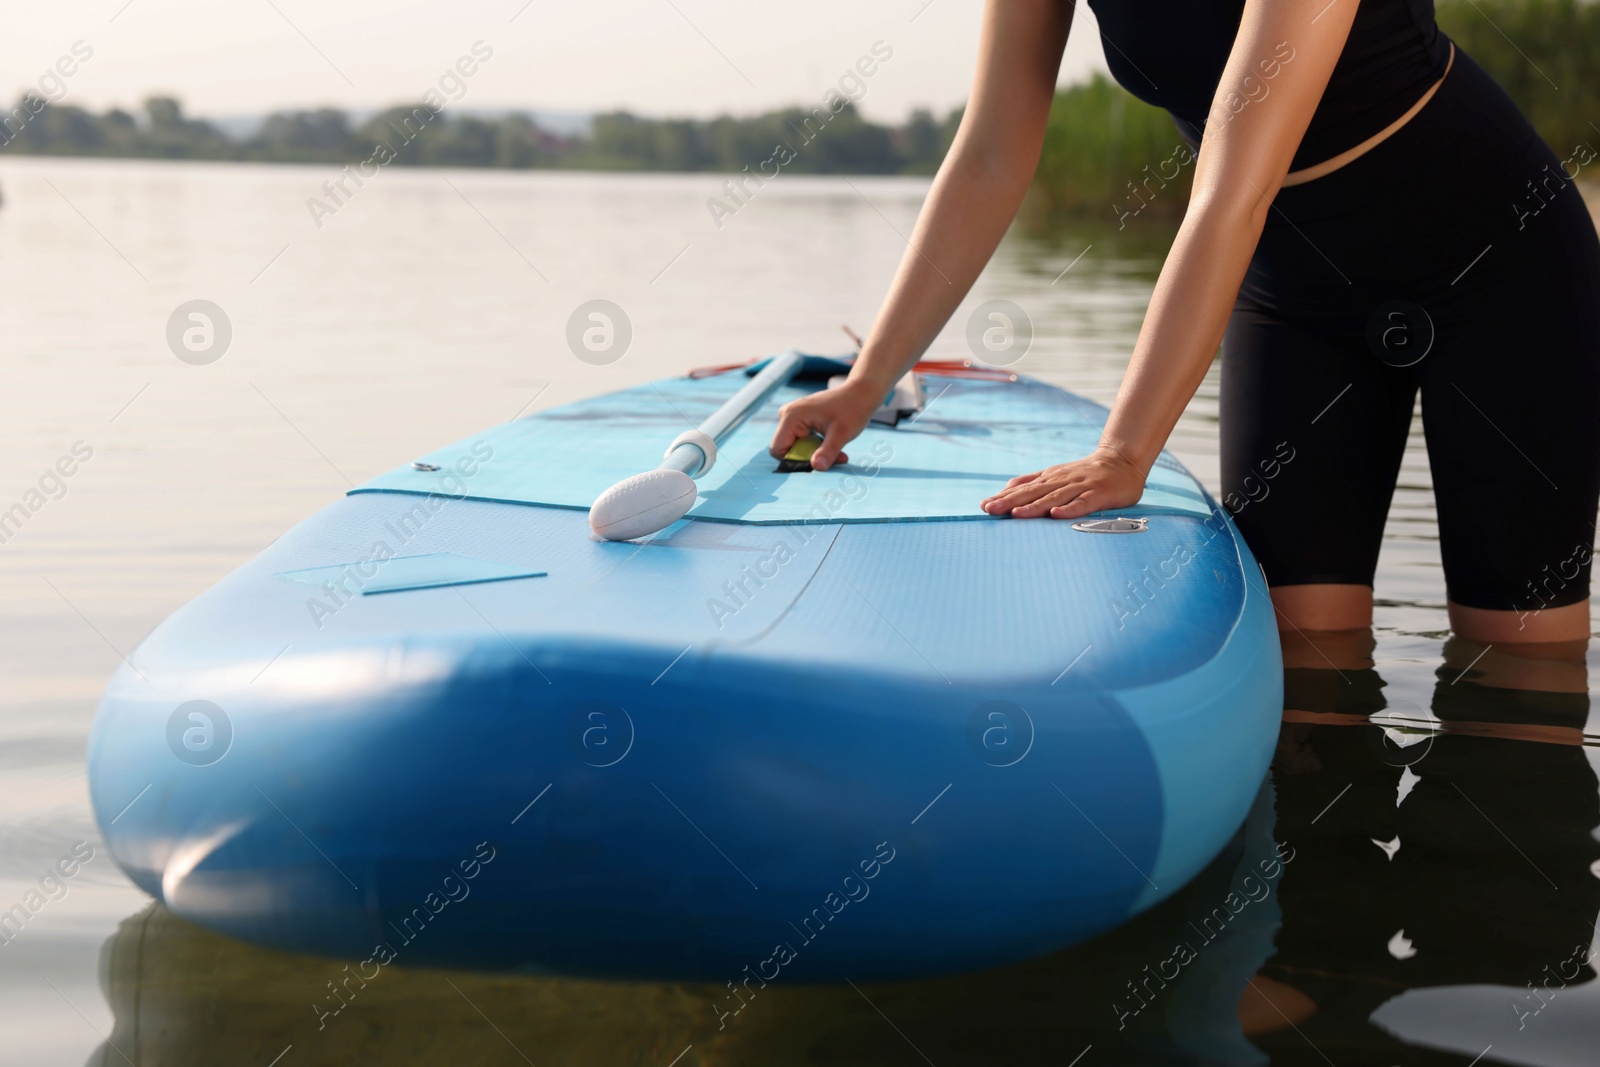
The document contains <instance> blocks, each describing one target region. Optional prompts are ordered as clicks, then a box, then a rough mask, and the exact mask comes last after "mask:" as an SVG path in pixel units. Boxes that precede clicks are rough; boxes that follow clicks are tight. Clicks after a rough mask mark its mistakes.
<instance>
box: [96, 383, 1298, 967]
mask: <svg viewBox="0 0 1600 1067" xmlns="http://www.w3.org/2000/svg"><path fill="white" fill-rule="evenodd" d="M823 362H824V363H825V362H826V361H823ZM823 376H824V377H825V374H824V375H823ZM813 377H815V376H814V375H813V376H808V375H806V374H802V375H800V376H799V377H797V378H796V379H795V380H793V381H791V382H790V383H789V384H787V385H785V386H784V387H783V388H782V389H780V390H779V391H778V393H777V394H776V395H775V396H774V397H773V398H772V401H771V402H770V403H768V404H766V405H765V406H764V407H762V408H761V409H760V410H758V411H756V412H755V413H754V414H753V415H752V416H751V417H750V418H749V420H748V422H746V423H745V424H743V425H742V426H740V427H739V428H738V429H737V430H736V431H734V432H732V434H731V435H730V436H728V437H727V439H726V440H725V441H723V442H721V445H720V449H719V451H720V456H721V458H720V460H719V462H718V463H717V464H716V466H715V467H714V468H713V469H711V470H710V471H709V472H706V473H705V474H703V475H702V477H701V478H700V480H699V482H698V486H697V487H698V496H697V498H696V499H695V502H694V505H693V508H692V510H690V511H689V513H688V515H687V517H686V518H684V519H682V520H680V521H678V522H676V523H674V524H673V525H671V526H669V527H668V528H666V529H665V530H663V531H661V532H659V533H657V534H654V535H652V536H649V537H647V538H640V539H638V540H634V541H606V540H602V539H600V538H598V537H596V536H595V535H594V534H593V533H592V532H591V530H590V529H589V525H588V522H587V518H588V515H587V509H588V506H589V504H590V502H592V501H594V500H595V498H596V497H597V495H599V494H600V493H601V492H602V491H604V490H605V489H606V488H607V487H608V486H611V485H613V484H614V483H616V482H617V481H618V480H619V479H623V478H626V477H628V476H630V475H635V474H637V473H638V472H640V471H644V470H648V469H650V467H651V466H652V465H654V464H656V463H657V462H659V461H660V457H661V455H662V449H663V448H664V447H666V446H667V445H668V443H669V442H672V441H673V440H674V439H675V438H676V437H677V436H678V435H680V434H681V433H682V432H683V431H685V429H686V428H690V427H694V426H695V425H697V424H698V423H700V422H701V420H702V419H704V418H706V416H707V415H708V414H709V413H711V412H713V411H715V410H716V409H717V408H718V406H719V405H721V404H722V403H723V402H724V401H725V400H727V398H728V397H729V396H730V395H732V394H733V393H734V392H735V391H736V390H737V389H738V388H739V387H740V386H741V385H742V384H743V383H744V382H746V381H747V380H748V379H747V378H746V377H745V376H744V375H743V374H741V373H740V371H739V370H728V371H726V372H724V373H718V374H711V375H709V376H704V377H699V378H695V377H685V378H677V379H671V380H665V381H658V382H652V383H648V384H646V385H642V386H638V387H636V388H631V389H626V390H622V391H620V392H615V393H611V394H607V395H604V396H598V397H595V398H592V399H589V400H584V401H580V402H578V403H574V404H569V405H567V406H565V407H559V408H555V409H553V410H549V411H544V412H541V413H538V414H536V415H534V416H531V417H528V418H524V419H519V420H517V421H514V422H511V423H508V424H506V425H503V426H497V427H494V428H492V429H488V430H485V431H484V432H483V433H481V434H479V435H477V436H475V437H472V438H470V439H468V440H466V441H462V442H459V443H458V444H455V445H451V446H449V447H447V448H443V449H440V450H439V451H437V452H434V453H432V454H429V455H427V456H423V457H421V458H420V459H418V460H417V461H415V462H412V463H408V464H406V465H404V466H402V467H399V468H397V469H395V470H392V471H390V472H388V473H387V474H384V475H382V476H380V477H378V478H376V479H374V480H373V481H371V482H369V483H367V484H365V485H362V486H360V487H358V488H356V489H355V490H353V491H352V492H351V493H349V494H348V495H347V496H345V497H343V498H341V499H340V500H339V501H338V502H337V503H335V504H333V505H331V506H330V507H328V508H326V509H324V510H323V511H321V512H319V513H318V514H316V515H314V516H312V517H311V518H309V519H307V520H306V521H305V522H303V523H301V524H300V525H299V526H297V527H295V528H294V529H293V530H291V531H289V532H288V533H287V534H285V535H284V536H283V537H281V538H280V539H279V540H278V541H276V542H275V543H274V544H272V545H271V546H270V547H269V548H267V549H266V550H265V551H264V552H262V553H261V554H260V555H259V556H258V557H257V558H255V559H254V560H252V561H251V562H249V563H247V564H245V565H244V566H242V567H241V568H239V569H238V570H237V571H235V572H234V573H232V574H230V575H229V576H228V577H226V578H225V579H223V580H222V581H221V582H220V583H218V584H217V585H216V586H215V587H214V588H212V589H211V590H210V591H208V592H206V593H205V594H204V595H202V596H200V597H199V598H197V599H196V600H195V601H193V602H192V603H190V604H188V605H187V606H185V607H184V608H182V609H181V610H179V611H178V612H177V613H175V614H174V615H173V616H172V617H171V618H169V619H167V620H166V621H165V622H164V623H162V624H161V625H160V626H159V627H158V628H157V629H156V630H155V631H154V632H153V633H152V634H151V635H150V636H149V637H148V638H147V639H146V640H145V641H144V642H143V643H142V644H141V645H140V646H139V647H138V648H137V649H136V650H135V651H134V652H133V653H132V654H131V655H130V656H129V662H128V663H126V664H125V665H124V666H123V667H122V668H121V669H119V671H118V672H117V674H116V675H115V677H114V678H113V679H112V680H111V682H110V685H109V688H108V689H107V691H106V694H105V697H104V699H103V701H102V703H101V705H100V708H99V712H98V716H97V719H96V722H95V726H94V730H93V734H92V737H91V740H90V745H89V756H88V764H89V780H90V786H91V790H92V794H93V802H94V809H95V814H96V817H97V819H98V821H99V824H100V827H101V830H102V832H103V834H104V835H105V839H106V842H107V844H108V845H109V848H110V851H111V853H112V855H113V856H114V857H115V859H116V861H117V862H118V863H119V864H120V865H121V867H122V869H123V870H124V871H126V872H127V874H128V875H129V877H131V878H132V879H133V880H134V881H135V882H137V883H138V884H139V885H140V886H141V887H142V888H143V889H144V890H145V891H146V892H148V893H150V894H151V895H152V896H154V897H155V898H156V899H158V900H160V901H161V902H163V903H164V904H165V905H166V906H167V907H168V908H169V909H171V910H172V911H173V912H175V913H176V914H178V915H180V916H183V917H185V918H188V919H191V920H193V921H195V922H197V923H200V924H202V925H204V926H206V927H209V928H211V929H213V930H216V931H219V932H221V933H224V934H228V935H232V936H235V937H238V938H241V939H244V940H247V941H252V942H257V943H260V944H264V945H269V946H275V947H279V948H284V949H291V950H298V951H306V952H313V953H320V954H325V955H330V956H334V957H340V958H344V959H347V960H349V961H352V965H353V966H355V967H356V968H357V969H358V970H360V972H361V973H363V974H368V975H369V976H370V973H371V968H373V967H378V968H381V967H383V966H385V965H387V964H388V963H391V962H394V961H399V962H402V963H411V964H426V965H448V966H463V967H478V968H509V969H520V970H525V971H530V972H536V973H550V974H575V975H592V976H611V977H632V978H654V979H680V980H711V981H716V982H719V983H720V982H722V981H724V980H727V981H730V982H749V981H752V980H754V981H762V982H767V981H777V980H784V981H791V980H792V981H830V980H842V979H845V978H849V979H851V980H854V981H863V980H878V979H886V978H894V977H906V976H919V975H929V974H936V973H941V972H952V971H961V970H970V969H975V968H980V967H985V966H990V965H995V964H1001V963H1005V962H1008V961H1013V960H1019V959H1023V958H1026V957H1031V956H1036V955H1040V954H1043V953H1046V952H1050V951H1053V950H1056V949H1059V948H1062V947H1064V946H1067V945H1070V944H1072V943H1074V942H1077V941H1081V940H1083V939H1085V938H1088V937H1090V936H1092V935H1094V934H1096V933H1099V932H1101V931H1104V930H1106V929H1108V928H1110V927H1113V926H1115V925H1117V924H1118V923H1120V922H1122V921H1123V920H1125V919H1127V918H1128V917H1130V916H1131V915H1133V914H1135V913H1137V912H1139V911H1141V910H1142V909H1145V908H1148V907H1149V906H1150V905H1152V904H1153V903H1154V902H1156V901H1158V900H1160V899H1162V898H1164V897H1166V896H1168V895H1170V894H1171V893H1173V892H1175V891H1176V890H1177V889H1178V888H1179V887H1181V886H1182V885H1183V884H1184V883H1185V881H1187V880H1188V879H1189V878H1191V877H1192V876H1193V875H1194V874H1195V873H1196V872H1198V871H1199V870H1200V869H1201V868H1202V867H1204V866H1205V864H1206V863H1207V862H1208V861H1209V860H1210V859H1211V858H1212V857H1213V856H1214V855H1216V853H1217V852H1218V851H1219V850H1220V849H1221V848H1222V847H1223V846H1224V845H1225V844H1226V843H1227V841H1228V840H1229V839H1230V837H1231V836H1232V835H1233V834H1234V833H1235V831H1236V830H1237V828H1238V827H1239V825H1240V823H1241V821H1242V820H1243V819H1244V816H1245V814H1246V812H1247V810H1248V809H1249V807H1250V804H1251V801H1252V799H1253V797H1254V796H1255V793H1256V789H1257V786H1258V785H1259V783H1260V780H1261V776H1262V774H1263V773H1264V772H1265V770H1266V767H1267V764H1268V760H1269V757H1270V755H1271V752H1272V748H1273V744H1274V739H1275V738H1276V735H1277V728H1278V721H1279V716H1280V708H1281V703H1280V701H1281V685H1282V681H1281V667H1280V661H1279V653H1278V643H1277V639H1276V631H1275V626H1274V622H1273V612H1272V608H1271V605H1270V602H1269V601H1268V599H1267V597H1266V588H1265V583H1264V581H1263V579H1262V576H1261V574H1260V572H1259V569H1258V567H1257V565H1256V564H1255V562H1254V561H1253V559H1252V558H1251V556H1250V553H1249V551H1248V550H1247V549H1246V548H1245V546H1244V543H1243V541H1242V540H1241V539H1240V537H1239V535H1238V533H1237V531H1236V530H1235V528H1234V526H1233V524H1232V523H1231V522H1230V521H1229V519H1228V518H1227V515H1226V513H1225V512H1224V511H1223V510H1222V509H1220V508H1218V507H1217V506H1216V505H1215V504H1214V503H1213V501H1212V500H1211V499H1210V497H1209V496H1207V494H1206V492H1205V490H1204V489H1203V488H1202V487H1201V486H1200V485H1199V483H1198V482H1197V481H1196V480H1195V479H1194V478H1193V477H1192V476H1191V475H1190V474H1189V473H1188V472H1187V471H1186V470H1184V468H1183V467H1182V466H1181V465H1180V464H1179V463H1178V462H1177V461H1176V460H1174V459H1173V458H1172V457H1171V456H1168V455H1166V454H1163V455H1162V457H1161V459H1160V460H1159V461H1158V463H1157V464H1156V467H1155V469H1154V470H1153V471H1152V472H1151V476H1150V479H1149V483H1148V486H1147V488H1146V491H1145V494H1144V497H1143V499H1141V500H1140V502H1139V503H1138V504H1137V505H1136V506H1134V507H1131V508H1124V509H1119V510H1118V511H1116V512H1114V513H1104V514H1099V515H1095V516H1091V517H1090V518H1089V519H1088V520H1085V521H1079V522H1067V521H1057V520H1048V519H1031V520H1013V519H997V518H993V517H990V516H987V515H985V514H983V513H982V512H981V511H980V510H979V509H978V501H979V500H981V499H982V498H983V497H985V496H987V495H989V494H990V493H992V492H994V491H995V490H997V489H998V488H1000V487H1001V486H1002V485H1003V484H1004V482H1005V481H1006V480H1007V479H1008V478H1010V477H1012V476H1013V475H1016V474H1019V473H1024V472H1027V471H1032V470H1036V469H1038V468H1040V467H1043V466H1046V465H1049V464H1051V463H1056V462H1061V461H1063V460H1065V459H1069V458H1073V457H1076V456H1081V455H1084V454H1086V453H1088V452H1089V451H1090V450H1092V449H1093V447H1094V445H1095V443H1096V440H1097V437H1098V434H1099V432H1100V428H1101V426H1102V425H1103V423H1104V420H1105V418H1106V412H1105V410H1104V409H1103V408H1100V407H1098V406H1096V405H1094V404H1092V403H1090V402H1089V401H1087V400H1084V399H1082V398H1080V397H1076V396H1073V395H1071V394H1069V393H1066V392H1064V391H1062V390H1061V389H1059V388H1057V387H1055V386H1053V385H1050V384H1047V383H1045V382H1042V381H1035V380H1030V379H1026V378H1022V379H1014V380H1013V379H1011V378H1010V376H1007V375H992V374H991V375H976V376H971V375H966V376H964V375H963V373H962V372H960V371H959V370H958V371H956V372H954V373H952V374H929V375H928V376H926V377H925V379H924V381H923V384H924V386H925V400H924V401H923V403H922V407H921V408H920V410H917V411H915V412H913V413H909V414H907V415H906V416H905V417H902V418H899V419H898V421H894V420H892V419H891V420H887V421H886V422H884V423H877V422H875V423H874V424H873V425H872V426H870V427H869V428H868V429H867V430H866V431H865V432H864V433H863V434H862V436H861V437H860V438H859V439H857V440H856V441H855V442H853V443H852V444H851V446H850V447H849V449H848V451H849V456H850V462H849V463H848V464H846V465H841V466H838V467H835V468H834V469H833V470H830V471H826V472H815V471H810V470H806V469H800V470H789V469H783V470H780V469H777V468H778V467H779V464H778V463H776V462H775V461H774V460H773V459H772V457H770V456H769V455H768V454H767V451H766V446H767V442H768V440H769V438H770V436H771V434H772V431H773V427H774V424H775V420H776V418H777V405H778V404H779V403H781V402H783V401H784V400H786V399H790V398H792V397H795V396H799V395H801V394H802V393H803V392H805V391H808V390H813V389H817V388H821V387H822V383H821V382H820V381H816V380H812V378H813ZM995 378H999V379H1000V380H993V379H995ZM891 423H892V424H891ZM784 466H785V467H792V466H794V465H793V464H785V465H784Z"/></svg>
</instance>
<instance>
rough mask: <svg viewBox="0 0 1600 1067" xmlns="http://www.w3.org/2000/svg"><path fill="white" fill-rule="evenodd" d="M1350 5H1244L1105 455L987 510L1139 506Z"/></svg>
mask: <svg viewBox="0 0 1600 1067" xmlns="http://www.w3.org/2000/svg"><path fill="white" fill-rule="evenodd" d="M1356 3H1357V0H1334V2H1333V3H1331V4H1327V3H1326V0H1247V2H1246V4H1245V9H1244V17H1243V21H1242V22H1241V24H1240V27H1239V34H1238V37H1237V38H1236V39H1235V41H1234V46H1233V51H1232V53H1231V54H1230V55H1229V58H1228V65H1227V67H1226V68H1225V69H1224V71H1223V75H1222V81H1221V83H1220V84H1219V86H1218V88H1217V95H1216V98H1215V100H1214V101H1213V104H1212V109H1211V113H1210V116H1209V118H1208V120H1207V123H1206V130H1205V143H1204V146H1203V148H1202V150H1201V152H1200V158H1199V161H1198V162H1197V163H1196V166H1195V179H1194V191H1193V194H1192V195H1191V198H1190V201H1189V209H1188V211H1187V213H1186V214H1185V216H1184V220H1183V225H1182V226H1181V227H1180V229H1179V230H1178V236H1177V239H1176V240H1175V241H1174V242H1173V245H1172V250H1171V252H1170V253H1169V254H1168V256H1167V260H1166V263H1165V264H1164V265H1163V267H1162V269H1161V275H1160V278H1159V279H1158V280H1157V282H1156V287H1155V293H1154V295H1153V296H1152V297H1151V300H1150V307H1149V309H1148V311H1147V312H1146V314H1145V320H1144V327H1143V329H1141V330H1140V332H1139V340H1138V343H1137V344H1136V345H1135V346H1134V350H1133V358H1132V360H1131V361H1130V362H1129V364H1128V370H1127V373H1126V375H1125V376H1124V377H1123V380H1122V386H1121V388H1120V389H1119V390H1118V391H1117V399H1116V403H1115V404H1114V405H1113V406H1112V410H1111V418H1110V420H1109V421H1108V422H1107V423H1106V427H1105V431H1104V432H1103V433H1102V435H1101V438H1100V447H1099V449H1098V450H1097V451H1096V453H1095V454H1094V455H1092V456H1089V457H1087V458H1085V459H1083V460H1079V461H1076V462H1072V463H1063V464H1060V465H1058V466H1056V467H1051V468H1048V469H1047V470H1044V471H1039V472H1036V473H1034V474H1029V475H1023V476H1022V477H1019V478H1014V479H1012V481H1011V483H1010V484H1009V485H1008V486H1007V488H1006V489H1005V490H1003V491H1002V492H1000V493H998V494H996V495H995V496H993V497H991V498H989V499H988V500H986V501H984V509H985V510H986V511H988V512H990V513H991V514H996V515H999V514H1006V513H1010V514H1012V515H1014V516H1016V517H1019V518H1025V517H1031V516H1038V515H1051V516H1053V517H1056V518H1076V517H1078V516H1080V515H1086V514H1088V513H1089V512H1091V511H1099V510H1104V509H1106V508H1112V507H1122V506H1125V505H1129V504H1133V503H1136V502H1137V501H1138V499H1139V496H1140V494H1141V493H1142V492H1143V488H1144V479H1145V476H1146V475H1147V474H1148V472H1149V470H1150V467H1151V465H1152V464H1153V463H1154V462H1155V460H1156V457H1157V456H1158V455H1159V454H1160V451H1161V449H1162V447H1163V445H1164V444H1165V443H1166V440H1167V437H1168V435H1170V434H1171V433H1172V428H1173V426H1174V425H1176V423H1177V421H1178V416H1179V415H1180V414H1182V412H1183V409H1184V406H1185V405H1186V404H1188V402H1189V399H1190V398H1191V397H1192V396H1194V391H1195V390H1196V389H1197V388H1199V386H1200V382H1201V380H1202V379H1203V378H1204V377H1205V374H1206V369H1207V368H1208V367H1209V366H1210V364H1211V360H1212V357H1213V356H1214V355H1215V353H1216V351H1217V347H1218V345H1220V344H1221V342H1222V335H1223V332H1224V331H1225V329H1226V328H1227V324H1228V316H1229V314H1230V312H1231V311H1232V309H1233V302H1234V298H1235V297H1236V296H1237V295H1238V291H1239V284H1240V282H1241V281H1243V279H1244V273H1245V269H1246V268H1247V267H1248V265H1249V263H1250V257H1251V255H1252V254H1253V253H1254V251H1255V246H1256V242H1257V240H1259V238H1260V236H1261V229H1262V226H1263V225H1264V224H1265V222H1266V218H1267V213H1268V212H1269V211H1270V210H1271V204H1272V199H1273V197H1274V196H1276V195H1277V192H1278V189H1279V187H1280V185H1281V184H1282V182H1283V179H1284V176H1285V175H1286V174H1287V173H1288V170H1289V165H1290V162H1291V161H1292V160H1293V158H1294V153H1295V150H1296V149H1297V148H1298V147H1299V144H1300V139H1301V137H1302V136H1304V134H1305V130H1306V127H1307V125H1309V124H1310V122H1311V116H1312V113H1313V112H1314V111H1315V110H1316V107H1317V103H1318V102H1319V101H1320V100H1321V99H1322V93H1323V90H1324V89H1325V88H1326V86H1327V83H1328V77H1329V75H1330V74H1331V73H1332V72H1333V67H1334V64H1335V63H1336V62H1337V61H1338V58H1339V54H1340V52H1341V51H1343V49H1344V44H1345V40H1346V38H1347V37H1348V36H1349V33H1350V24H1351V22H1352V21H1353V20H1354V18H1355V12H1356ZM1325 5H1326V6H1325ZM1285 57H1288V58H1285ZM1268 71H1271V72H1272V73H1271V76H1270V78H1268V77H1266V74H1267V72H1268ZM1247 79H1248V80H1247ZM1262 86H1265V87H1266V89H1267V91H1266V92H1265V94H1261V87H1262ZM1240 101H1247V102H1246V103H1244V104H1243V105H1242V106H1241V104H1240Z"/></svg>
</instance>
